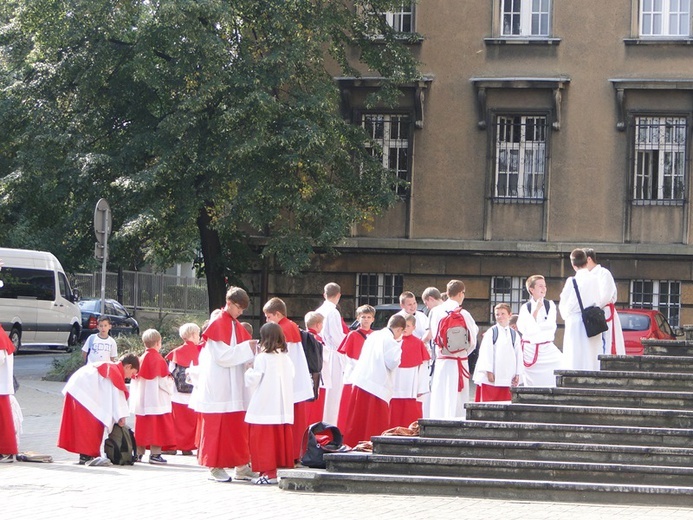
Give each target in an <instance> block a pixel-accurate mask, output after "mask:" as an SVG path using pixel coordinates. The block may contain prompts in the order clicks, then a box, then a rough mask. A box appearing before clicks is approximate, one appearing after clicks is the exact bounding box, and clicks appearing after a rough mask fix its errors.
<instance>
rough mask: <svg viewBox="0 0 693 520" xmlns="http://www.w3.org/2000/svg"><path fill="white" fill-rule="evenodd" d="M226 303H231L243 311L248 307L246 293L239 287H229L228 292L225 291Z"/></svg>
mask: <svg viewBox="0 0 693 520" xmlns="http://www.w3.org/2000/svg"><path fill="white" fill-rule="evenodd" d="M226 301H227V302H233V303H235V304H236V305H238V306H239V307H240V308H241V309H244V310H245V309H247V308H248V306H249V305H250V298H249V297H248V293H247V292H245V290H243V289H241V288H240V287H229V290H228V291H226Z"/></svg>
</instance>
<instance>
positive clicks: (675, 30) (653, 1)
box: [639, 0, 691, 38]
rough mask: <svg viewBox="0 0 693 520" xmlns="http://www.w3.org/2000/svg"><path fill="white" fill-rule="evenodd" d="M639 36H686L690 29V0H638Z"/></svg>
mask: <svg viewBox="0 0 693 520" xmlns="http://www.w3.org/2000/svg"><path fill="white" fill-rule="evenodd" d="M639 18H640V36H644V37H675V38H681V37H686V36H688V35H689V34H690V32H691V31H690V29H691V6H690V0H640V17H639Z"/></svg>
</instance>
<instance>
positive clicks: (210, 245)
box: [197, 206, 226, 313]
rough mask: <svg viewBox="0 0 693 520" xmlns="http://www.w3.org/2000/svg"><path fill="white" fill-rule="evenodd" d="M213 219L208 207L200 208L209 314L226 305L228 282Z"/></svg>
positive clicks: (199, 223) (198, 224) (198, 220)
mask: <svg viewBox="0 0 693 520" xmlns="http://www.w3.org/2000/svg"><path fill="white" fill-rule="evenodd" d="M210 224H211V218H210V217H209V213H208V212H207V207H206V206H203V207H202V208H200V214H199V216H198V217H197V228H198V229H199V231H200V244H201V246H202V258H203V259H204V267H205V277H206V278H207V293H208V297H209V312H210V313H211V312H212V311H213V310H214V309H220V308H221V307H223V306H224V304H225V303H226V280H225V277H224V261H223V258H222V252H221V240H220V239H219V233H218V232H217V230H216V229H213V228H212V227H211V226H210Z"/></svg>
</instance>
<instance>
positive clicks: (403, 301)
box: [397, 291, 428, 339]
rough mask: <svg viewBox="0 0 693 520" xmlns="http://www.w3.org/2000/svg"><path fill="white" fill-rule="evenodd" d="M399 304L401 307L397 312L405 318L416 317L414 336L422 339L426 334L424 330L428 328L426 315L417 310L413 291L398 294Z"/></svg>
mask: <svg viewBox="0 0 693 520" xmlns="http://www.w3.org/2000/svg"><path fill="white" fill-rule="evenodd" d="M399 306H400V307H401V308H402V310H400V311H399V312H398V313H397V314H399V315H400V316H402V317H403V318H406V317H407V316H414V317H415V318H416V328H415V329H414V336H416V337H417V338H419V339H423V338H424V336H425V335H426V330H427V329H428V316H426V315H425V314H424V313H423V312H421V311H420V310H418V305H417V303H416V296H415V295H414V293H413V292H410V291H404V292H403V293H402V294H400V295H399Z"/></svg>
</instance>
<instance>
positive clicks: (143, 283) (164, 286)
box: [72, 271, 209, 312]
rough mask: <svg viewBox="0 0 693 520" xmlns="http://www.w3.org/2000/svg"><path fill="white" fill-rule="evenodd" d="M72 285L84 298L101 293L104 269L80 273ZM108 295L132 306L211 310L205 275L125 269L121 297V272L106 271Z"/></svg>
mask: <svg viewBox="0 0 693 520" xmlns="http://www.w3.org/2000/svg"><path fill="white" fill-rule="evenodd" d="M72 286H73V288H75V289H78V290H79V292H80V294H81V296H82V297H83V298H99V297H101V272H94V273H80V274H75V275H74V276H73V277H72ZM106 298H112V299H114V300H119V301H120V303H122V304H123V305H124V306H125V307H127V308H129V309H133V310H138V309H141V310H145V311H160V312H161V311H168V312H191V311H204V312H207V311H208V310H209V301H208V298H207V282H206V280H204V279H198V278H190V277H186V276H176V275H170V274H156V273H142V272H139V271H123V273H122V297H120V298H119V297H118V273H106Z"/></svg>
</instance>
